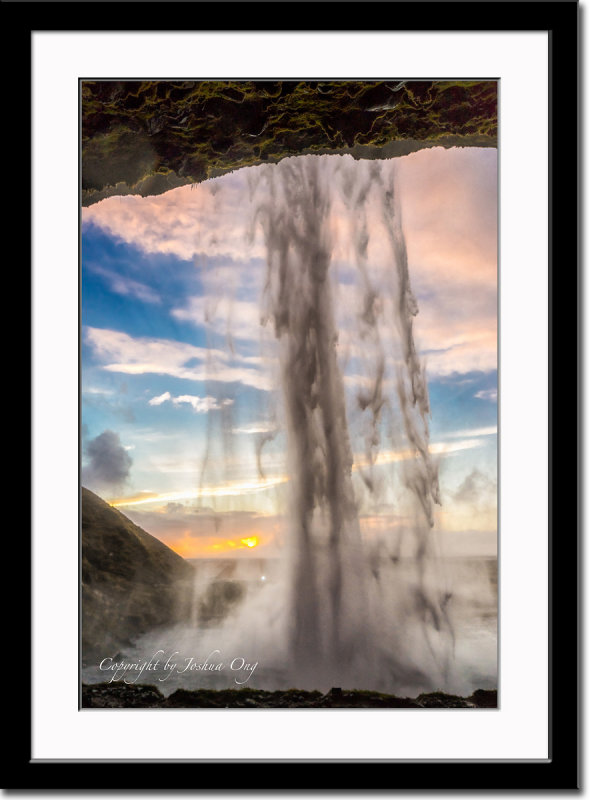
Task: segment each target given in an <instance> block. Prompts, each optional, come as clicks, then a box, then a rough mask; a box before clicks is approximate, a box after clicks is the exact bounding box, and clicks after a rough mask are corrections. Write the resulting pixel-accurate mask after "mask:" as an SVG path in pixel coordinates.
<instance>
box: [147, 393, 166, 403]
mask: <svg viewBox="0 0 590 800" xmlns="http://www.w3.org/2000/svg"><path fill="white" fill-rule="evenodd" d="M170 398H171V394H170V392H164V394H160V395H158V396H157V397H152V399H151V400H150V401H149V404H150V406H161V405H162V403H165V402H166V400H170Z"/></svg>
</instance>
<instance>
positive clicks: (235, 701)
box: [81, 683, 498, 709]
mask: <svg viewBox="0 0 590 800" xmlns="http://www.w3.org/2000/svg"><path fill="white" fill-rule="evenodd" d="M81 705H82V708H427V709H433V708H471V709H478V708H497V705H498V698H497V692H496V690H495V689H478V690H477V691H475V692H474V693H473V694H472V695H471V696H470V697H458V696H456V695H449V694H445V693H444V692H432V693H429V694H421V695H419V696H418V697H417V698H415V699H411V698H407V697H395V696H394V695H388V694H380V693H378V692H365V691H348V690H344V689H339V688H333V689H331V690H330V691H329V692H326V693H325V694H322V692H317V691H316V692H308V691H302V690H299V689H289V690H288V691H274V692H268V691H264V690H261V689H226V690H212V689H199V690H195V691H189V690H187V689H177V690H176V691H175V692H174V693H173V694H171V695H170V696H169V697H164V695H163V694H162V693H161V692H160V691H159V689H157V688H156V687H155V686H146V685H136V684H122V683H98V684H83V685H82V702H81Z"/></svg>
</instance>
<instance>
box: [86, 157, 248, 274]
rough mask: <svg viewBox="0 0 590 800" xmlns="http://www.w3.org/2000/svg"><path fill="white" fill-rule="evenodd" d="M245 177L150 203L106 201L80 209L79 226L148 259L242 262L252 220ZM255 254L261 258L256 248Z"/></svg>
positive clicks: (156, 198)
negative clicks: (102, 232)
mask: <svg viewBox="0 0 590 800" xmlns="http://www.w3.org/2000/svg"><path fill="white" fill-rule="evenodd" d="M243 173H244V170H239V171H238V172H237V173H235V174H233V175H225V176H224V177H223V179H216V180H211V181H205V182H203V183H200V184H195V185H193V186H182V187H180V188H178V189H173V190H171V191H169V192H165V193H164V194H162V195H157V196H153V197H139V196H138V195H127V196H125V197H110V198H107V199H105V200H102V201H101V202H99V203H95V204H94V205H92V206H89V207H87V208H84V209H82V222H83V224H88V223H93V224H95V225H97V226H98V227H100V228H101V229H102V230H105V231H107V232H108V233H110V234H111V235H113V236H116V237H118V238H120V239H123V241H125V242H128V243H130V244H134V245H136V246H137V247H138V248H140V249H141V250H142V251H143V252H146V253H169V254H174V255H176V256H178V257H179V258H181V259H183V260H189V261H190V260H191V259H192V258H193V256H194V255H195V254H197V253H200V252H204V253H207V254H208V255H210V256H211V255H230V256H236V257H239V258H243V257H244V254H245V253H246V251H247V250H248V242H247V238H246V232H247V230H248V227H249V224H250V216H251V214H252V210H251V208H250V205H249V202H248V185H247V180H246V178H245V176H244V174H243ZM257 249H258V253H257V254H258V255H260V254H261V249H260V246H258V248H257ZM253 250H254V251H255V250H256V247H254V248H253Z"/></svg>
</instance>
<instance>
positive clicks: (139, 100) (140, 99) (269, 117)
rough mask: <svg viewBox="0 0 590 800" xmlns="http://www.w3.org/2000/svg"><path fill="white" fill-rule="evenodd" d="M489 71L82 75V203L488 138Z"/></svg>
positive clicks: (477, 143) (492, 97)
mask: <svg viewBox="0 0 590 800" xmlns="http://www.w3.org/2000/svg"><path fill="white" fill-rule="evenodd" d="M496 145H497V86H496V83H495V81H403V80H402V81H398V82H395V81H372V82H368V81H324V82H317V81H99V82H97V81H83V83H82V204H83V205H91V204H92V203H95V202H97V201H99V200H101V199H103V198H105V197H110V196H113V195H125V194H140V195H143V196H147V195H157V194H162V193H163V192H166V191H168V190H169V189H172V188H175V187H177V186H182V185H186V184H191V183H199V182H201V181H203V180H206V179H208V178H212V177H216V176H218V175H221V174H223V173H225V172H229V171H232V170H234V169H238V168H240V167H247V166H252V165H254V164H260V163H264V162H275V161H279V160H280V159H282V158H285V157H286V156H292V155H301V154H304V153H350V154H352V155H353V156H354V157H355V158H391V157H394V156H400V155H406V154H407V153H411V152H414V151H415V150H419V149H422V148H424V147H433V146H443V147H456V146H463V147H495V146H496Z"/></svg>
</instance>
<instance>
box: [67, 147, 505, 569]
mask: <svg viewBox="0 0 590 800" xmlns="http://www.w3.org/2000/svg"><path fill="white" fill-rule="evenodd" d="M316 158H318V157H316ZM321 158H329V159H332V161H334V159H336V160H338V162H339V163H341V162H342V163H345V165H346V168H347V169H349V170H356V169H360V170H363V169H367V163H368V162H364V163H363V162H354V161H353V159H352V158H351V157H350V156H329V157H321ZM496 159H497V153H496V150H495V149H493V148H451V149H444V148H432V149H428V150H422V151H419V152H417V153H413V154H410V155H408V156H404V157H402V158H397V159H394V161H395V170H396V181H397V183H396V186H397V191H398V195H399V199H400V206H401V214H402V225H403V231H404V235H405V239H406V245H407V252H408V265H409V273H410V279H411V283H412V289H413V292H414V295H415V297H416V299H417V303H418V308H419V313H418V314H417V316H416V317H415V321H414V337H415V341H416V346H417V350H418V352H419V354H420V357H421V359H423V361H424V364H425V369H426V374H427V377H428V384H429V393H430V404H431V419H430V450H431V453H432V454H433V457H434V458H436V460H437V462H438V467H439V479H440V488H441V506H440V508H439V507H437V511H436V513H435V528H436V530H437V531H438V532H440V535H441V537H442V540H444V542H445V546H446V547H447V549H448V551H449V553H451V554H465V555H470V554H494V553H495V548H496V514H497V411H498V408H497V388H498V372H497V160H496ZM268 168H269V167H268V165H266V166H265V167H264V169H268ZM270 168H271V169H272V167H270ZM260 169H261V168H260V167H249V168H246V169H241V170H238V171H236V172H233V173H230V174H228V175H225V176H223V177H220V178H216V179H213V180H209V181H206V182H204V183H201V184H198V185H194V186H187V187H181V188H179V189H174V190H172V191H169V192H167V193H165V194H163V195H158V196H155V197H146V198H141V197H139V196H125V197H112V198H108V199H106V200H103V201H101V202H99V203H96V204H95V205H92V206H89V207H87V208H84V209H83V210H82V276H81V277H82V318H81V341H82V484H83V485H84V486H86V487H88V488H89V489H91V490H92V491H94V492H96V493H97V494H99V495H100V496H101V497H103V498H104V499H105V500H107V501H108V502H109V503H111V504H113V505H115V506H116V507H117V508H119V509H120V510H121V511H122V512H123V513H124V514H126V515H127V516H128V517H129V518H131V519H132V520H133V521H134V522H136V523H137V524H139V525H140V526H141V527H143V528H144V529H145V530H147V531H148V532H149V533H151V534H153V535H154V536H157V537H158V538H160V539H161V540H162V541H164V542H165V543H166V544H168V545H169V546H170V547H172V548H173V549H174V550H175V551H176V552H178V553H180V554H181V555H183V556H185V557H189V558H190V557H214V556H229V555H231V556H236V557H252V556H261V555H267V556H272V555H276V554H277V553H278V552H279V548H280V545H281V542H282V540H283V537H284V535H285V528H286V526H285V515H286V514H287V509H288V499H289V474H288V467H287V454H286V447H287V444H286V435H285V430H284V423H283V420H282V405H281V390H280V386H279V383H280V381H279V380H278V377H277V358H278V355H277V342H276V340H275V339H274V337H273V333H272V325H270V324H266V322H267V320H266V319H265V304H264V302H263V297H264V291H263V290H264V280H265V275H266V263H265V249H264V244H263V241H262V234H261V231H260V230H259V228H258V227H257V225H256V219H255V217H254V214H253V209H254V208H255V203H254V202H253V198H255V197H257V193H260V192H261V191H264V188H261V181H260V178H259V174H260ZM378 216H379V215H378V209H377V208H376V207H374V205H371V204H370V203H369V204H368V205H367V217H368V221H369V225H370V229H371V244H370V250H369V256H370V258H369V266H370V268H371V269H374V270H375V275H381V276H384V275H385V276H386V275H387V271H388V270H390V269H391V263H390V259H388V252H387V247H386V242H385V240H384V239H383V237H381V238H380V236H379V234H378V230H379V219H378ZM351 219H352V217H351V215H350V214H349V213H348V214H347V212H346V208H345V206H344V204H343V201H342V198H341V197H340V195H339V193H338V189H337V187H335V188H334V200H333V207H332V214H331V217H330V232H331V238H332V242H333V247H332V261H331V266H330V274H331V279H332V283H333V292H334V297H335V308H336V317H337V325H338V331H339V337H338V345H337V347H338V357H339V363H340V365H341V369H342V373H343V376H344V385H345V390H346V396H347V409H350V417H349V423H350V433H351V446H352V449H353V455H354V466H353V478H354V486H355V492H357V493H358V494H357V495H356V499H357V503H358V507H359V515H360V517H361V524H362V526H363V530H364V531H365V532H366V535H367V536H371V535H389V534H390V533H391V532H392V531H393V532H395V531H396V530H397V531H401V530H403V528H404V526H405V525H408V524H411V520H410V518H409V512H408V508H407V504H406V503H405V502H404V498H403V497H402V490H401V489H400V487H399V480H398V476H397V473H396V469H397V468H398V466H399V464H400V463H401V462H402V461H403V460H404V459H405V458H407V457H409V456H408V453H407V452H405V451H404V450H403V449H401V450H400V448H399V447H397V448H396V443H395V441H394V439H393V438H391V437H389V436H388V435H387V431H386V430H385V428H387V425H389V424H390V425H391V426H392V427H394V424H395V419H394V416H395V413H394V410H393V406H394V405H395V404H392V411H391V415H390V418H389V420H387V419H386V421H385V423H384V426H385V427H384V431H383V437H382V441H381V445H380V452H379V458H378V461H377V465H376V467H375V469H376V472H378V473H379V475H380V487H381V488H380V492H379V494H378V496H368V494H367V492H366V491H364V490H363V486H362V481H360V478H359V473H360V467H362V460H363V446H362V437H361V436H360V432H359V430H358V429H357V427H356V423H355V418H354V402H353V401H354V396H355V392H357V391H358V390H359V387H361V386H362V385H363V381H366V380H367V375H366V368H367V364H368V363H369V362H370V359H368V360H367V358H366V352H365V351H364V350H363V347H364V345H363V343H362V342H360V341H359V338H358V336H357V334H356V330H357V328H356V327H355V324H356V323H355V319H356V317H357V316H358V302H359V292H358V283H356V282H355V281H356V280H357V278H358V270H357V268H356V266H355V263H354V257H353V253H352V247H351V244H350V230H351V228H350V226H351V224H352V223H351ZM373 230H374V231H375V233H374V234H373ZM363 365H364V368H365V373H363ZM385 388H386V391H387V392H389V394H390V395H391V396H393V394H394V386H393V382H392V381H387V380H386V383H385Z"/></svg>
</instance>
